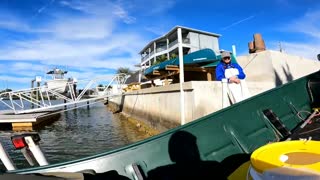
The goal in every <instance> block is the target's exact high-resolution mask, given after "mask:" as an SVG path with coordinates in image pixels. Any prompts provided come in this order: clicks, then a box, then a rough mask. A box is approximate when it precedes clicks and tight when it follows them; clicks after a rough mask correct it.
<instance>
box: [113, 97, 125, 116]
mask: <svg viewBox="0 0 320 180" xmlns="http://www.w3.org/2000/svg"><path fill="white" fill-rule="evenodd" d="M124 99H125V96H124V95H122V96H121V102H120V105H119V108H118V110H116V111H115V112H114V113H120V112H122V110H123V105H124Z"/></svg>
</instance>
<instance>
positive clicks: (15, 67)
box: [0, 0, 174, 87]
mask: <svg viewBox="0 0 320 180" xmlns="http://www.w3.org/2000/svg"><path fill="white" fill-rule="evenodd" d="M48 2H49V4H46V5H44V6H42V7H38V11H37V12H36V13H37V14H35V15H34V16H33V17H31V20H30V18H29V20H30V21H28V18H25V17H22V16H18V15H17V14H15V13H13V12H10V11H8V12H6V13H0V29H6V30H9V31H11V32H12V33H13V34H14V33H17V34H19V35H22V36H19V37H27V38H25V39H24V38H19V39H17V38H16V39H10V37H8V39H6V42H8V43H6V44H5V43H3V44H0V67H1V66H2V65H3V64H6V68H4V69H3V70H1V71H2V72H1V73H0V75H2V76H1V78H2V79H3V78H4V79H6V80H8V81H13V82H16V83H18V84H21V85H22V84H24V85H25V86H24V87H29V84H30V80H31V77H33V76H35V75H44V73H45V69H47V68H48V66H51V67H52V65H58V66H59V65H60V66H69V67H72V68H71V69H73V71H69V73H68V75H70V76H75V77H77V76H78V77H77V78H78V79H82V78H86V77H90V78H92V77H96V76H100V75H104V74H106V75H110V77H111V76H113V74H110V73H112V69H114V70H115V69H117V68H119V67H129V68H131V69H134V67H133V66H134V65H135V64H138V63H139V62H140V56H139V54H138V53H139V51H140V50H141V48H143V47H144V45H145V44H146V43H147V42H148V41H149V40H150V39H146V38H148V37H149V36H148V35H145V34H144V33H145V29H143V27H144V26H145V24H144V25H143V26H140V27H142V28H140V29H139V26H136V25H135V23H137V19H136V17H134V14H135V13H136V14H138V13H141V12H143V13H144V11H140V10H141V8H144V9H146V8H147V7H146V6H145V3H146V2H145V1H144V2H143V3H142V1H139V2H138V3H140V5H139V7H137V5H136V4H135V1H121V0H119V1H114V2H111V1H100V0H99V1H97V0H92V1H73V0H70V1H69V0H68V1H66V0H65V1H54V0H51V1H48ZM148 3H149V2H148ZM150 3H151V4H153V5H155V4H154V3H157V4H156V6H155V7H156V8H153V10H152V13H160V12H163V11H166V10H167V9H169V8H171V7H172V6H173V5H174V1H168V2H165V3H163V2H161V3H160V2H156V1H150ZM158 3H159V4H158ZM54 6H56V7H54ZM57 6H59V7H57ZM148 7H149V6H148ZM56 9H59V11H55V10H56ZM61 9H62V10H61ZM138 9H139V11H138ZM148 12H149V13H150V12H151V10H150V11H148ZM40 15H41V16H40ZM38 19H39V20H41V21H39V22H36V20H38ZM119 22H120V23H119ZM123 23H125V24H123ZM131 27H133V28H131ZM37 64H38V65H37ZM101 68H105V69H106V71H105V72H103V71H101ZM6 69H7V70H6ZM9 69H10V71H9ZM96 69H99V71H96ZM78 70H79V71H78ZM12 72H15V74H13V73H12ZM7 74H8V75H7ZM4 75H5V76H4ZM18 76H21V77H24V78H20V77H18Z"/></svg>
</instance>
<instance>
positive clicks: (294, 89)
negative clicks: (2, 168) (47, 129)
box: [11, 71, 320, 179]
mask: <svg viewBox="0 0 320 180" xmlns="http://www.w3.org/2000/svg"><path fill="white" fill-rule="evenodd" d="M319 101H320V71H318V72H315V73H313V74H310V75H308V76H305V77H303V78H300V79H297V80H294V81H292V82H290V83H287V84H285V85H282V86H280V87H277V88H275V89H272V90H269V91H267V92H264V93H262V94H259V95H257V96H254V97H251V98H249V99H247V100H244V101H242V102H240V103H237V104H234V105H232V106H230V107H228V108H225V109H222V110H220V111H218V112H215V113H213V114H209V115H207V116H205V117H202V118H200V119H198V120H195V121H193V122H190V123H188V124H186V125H183V126H180V127H177V128H174V129H171V130H169V131H167V132H165V133H162V134H159V135H157V136H154V137H151V138H148V139H145V140H143V141H140V142H137V143H134V144H132V145H129V146H126V147H123V148H120V149H116V150H113V151H109V152H105V153H101V154H97V155H95V156H90V157H87V158H82V159H79V160H75V161H70V162H64V163H59V164H52V165H48V166H42V167H35V168H29V169H21V170H15V171H11V173H18V174H29V173H43V172H57V171H58V172H61V171H65V172H77V171H81V170H86V169H87V170H88V169H90V170H93V171H95V173H97V174H96V175H97V176H99V175H101V177H102V176H105V177H107V176H108V175H118V176H119V177H122V178H124V179H125V178H129V179H135V178H138V179H139V178H140V179H141V178H142V179H144V178H149V179H181V178H187V179H192V178H196V179H204V178H205V177H209V178H214V177H215V179H219V178H226V177H227V176H229V175H230V173H232V172H233V171H234V170H235V169H237V168H238V167H239V166H240V165H241V164H242V163H243V162H245V161H248V157H249V155H250V153H252V152H253V151H254V150H255V149H257V148H259V147H261V146H262V145H265V144H267V143H270V142H275V141H280V140H283V139H286V138H288V137H289V136H291V134H296V133H295V132H296V131H295V129H297V128H296V127H298V126H299V125H300V124H301V123H303V121H304V120H305V119H307V118H308V116H309V115H310V114H311V113H312V111H313V107H317V106H319V104H320V103H319ZM306 112H309V113H306ZM277 118H278V119H280V121H277ZM281 122H282V123H283V124H281ZM279 124H280V125H279ZM307 126H309V124H308V125H307ZM306 128H308V127H306ZM298 129H299V128H298ZM295 138H297V137H295ZM79 148H85V147H79Z"/></svg>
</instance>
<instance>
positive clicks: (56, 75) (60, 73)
mask: <svg viewBox="0 0 320 180" xmlns="http://www.w3.org/2000/svg"><path fill="white" fill-rule="evenodd" d="M67 72H68V71H64V70H61V69H58V68H54V69H53V70H51V71H48V72H47V74H51V75H52V79H51V80H47V82H46V83H45V86H46V87H47V88H48V89H50V90H54V91H56V92H58V93H65V92H67V91H68V79H65V78H64V75H65V74H66V73H67Z"/></svg>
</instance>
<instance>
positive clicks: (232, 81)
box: [229, 76, 240, 84]
mask: <svg viewBox="0 0 320 180" xmlns="http://www.w3.org/2000/svg"><path fill="white" fill-rule="evenodd" d="M229 82H230V83H236V84H239V83H240V79H238V77H237V76H232V77H230V78H229Z"/></svg>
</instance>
